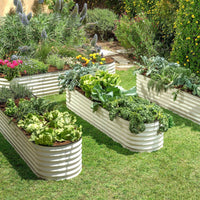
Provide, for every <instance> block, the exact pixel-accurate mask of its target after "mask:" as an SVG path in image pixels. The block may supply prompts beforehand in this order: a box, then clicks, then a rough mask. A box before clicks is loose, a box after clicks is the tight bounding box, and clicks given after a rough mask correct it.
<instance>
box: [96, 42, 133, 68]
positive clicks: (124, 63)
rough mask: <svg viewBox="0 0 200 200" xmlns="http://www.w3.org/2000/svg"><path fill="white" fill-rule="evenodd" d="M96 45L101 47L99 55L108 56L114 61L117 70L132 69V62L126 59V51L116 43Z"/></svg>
mask: <svg viewBox="0 0 200 200" xmlns="http://www.w3.org/2000/svg"><path fill="white" fill-rule="evenodd" d="M98 45H99V46H101V47H102V50H101V53H103V55H104V56H110V57H112V58H113V59H114V60H115V62H116V69H117V70H128V69H129V68H131V67H133V65H134V64H133V60H131V59H130V58H128V54H127V51H126V50H125V49H124V48H123V47H121V46H120V45H119V43H118V42H116V41H113V42H100V43H98Z"/></svg>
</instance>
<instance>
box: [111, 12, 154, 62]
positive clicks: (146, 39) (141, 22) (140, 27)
mask: <svg viewBox="0 0 200 200" xmlns="http://www.w3.org/2000/svg"><path fill="white" fill-rule="evenodd" d="M114 33H115V35H116V37H117V39H118V41H119V42H120V43H121V45H122V46H123V47H125V48H126V49H131V50H132V51H133V55H134V56H136V57H137V59H139V58H140V56H141V55H146V56H148V57H150V56H153V55H156V54H157V52H156V50H155V47H154V46H155V45H154V38H155V34H154V31H153V28H152V25H151V22H150V21H149V20H148V19H147V18H146V17H145V15H144V14H142V13H141V14H139V15H138V16H136V17H135V18H134V19H129V18H128V16H127V15H123V16H122V18H121V19H120V20H119V21H118V22H117V25H116V29H115V31H114Z"/></svg>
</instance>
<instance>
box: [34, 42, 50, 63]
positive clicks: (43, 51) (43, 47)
mask: <svg viewBox="0 0 200 200" xmlns="http://www.w3.org/2000/svg"><path fill="white" fill-rule="evenodd" d="M50 52H51V45H50V44H48V43H47V42H43V43H42V44H40V45H39V46H38V48H37V50H36V53H35V56H34V57H35V58H38V59H39V60H40V61H42V62H46V59H47V57H48V55H49V53H50Z"/></svg>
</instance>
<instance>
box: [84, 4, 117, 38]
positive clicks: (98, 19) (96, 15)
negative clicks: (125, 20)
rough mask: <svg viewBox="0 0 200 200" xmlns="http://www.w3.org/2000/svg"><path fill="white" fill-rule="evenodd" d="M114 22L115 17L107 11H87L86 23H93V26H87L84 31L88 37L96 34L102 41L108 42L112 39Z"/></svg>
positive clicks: (96, 9) (97, 9)
mask: <svg viewBox="0 0 200 200" xmlns="http://www.w3.org/2000/svg"><path fill="white" fill-rule="evenodd" d="M116 20H117V15H116V14H115V13H113V12H112V11H110V10H108V9H99V8H95V9H94V10H88V13H87V22H88V23H95V25H89V26H88V27H87V28H86V30H87V31H88V32H89V33H90V35H94V34H98V35H99V36H100V38H101V39H102V40H104V39H105V40H108V39H109V38H110V37H113V33H112V31H113V29H114V27H115V22H116Z"/></svg>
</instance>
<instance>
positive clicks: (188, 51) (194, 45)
mask: <svg viewBox="0 0 200 200" xmlns="http://www.w3.org/2000/svg"><path fill="white" fill-rule="evenodd" d="M179 2H180V6H179V10H178V13H177V15H178V16H177V20H176V22H175V24H174V27H175V29H176V36H175V39H174V44H173V48H172V52H171V57H172V59H173V61H175V62H178V63H180V65H181V66H183V67H186V68H190V69H191V70H192V72H194V73H196V74H198V75H200V68H199V67H200V55H199V50H200V48H199V46H200V45H199V43H200V34H199V32H200V31H199V23H200V21H199V19H200V13H199V1H198V0H192V1H184V0H180V1H179Z"/></svg>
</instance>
